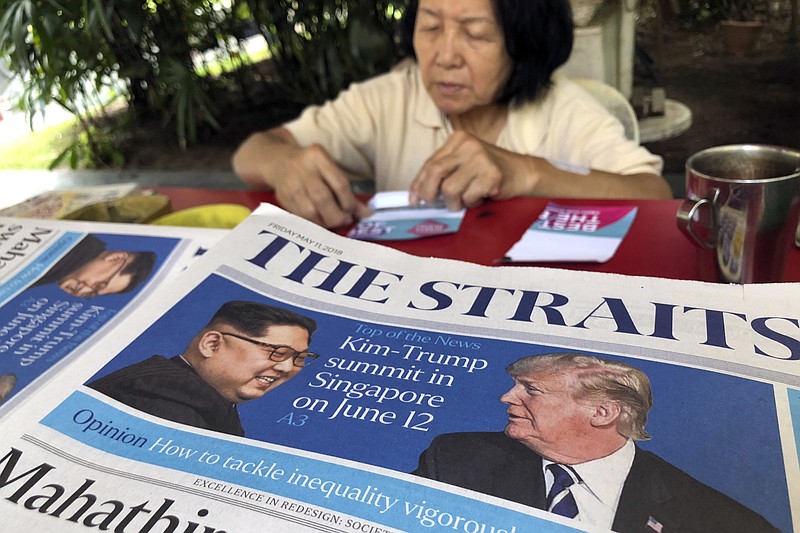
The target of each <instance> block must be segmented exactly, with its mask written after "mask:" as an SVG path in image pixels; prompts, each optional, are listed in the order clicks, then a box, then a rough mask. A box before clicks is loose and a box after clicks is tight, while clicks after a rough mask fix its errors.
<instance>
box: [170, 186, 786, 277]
mask: <svg viewBox="0 0 800 533" xmlns="http://www.w3.org/2000/svg"><path fill="white" fill-rule="evenodd" d="M155 190H156V191H158V192H160V193H163V194H166V195H167V196H169V197H170V199H171V201H172V208H173V210H176V211H177V210H179V209H185V208H187V207H194V206H197V205H206V204H215V203H235V204H241V205H244V206H247V207H248V208H250V209H255V208H256V207H257V206H258V205H259V204H260V203H261V202H268V203H275V196H274V195H273V194H272V193H268V192H258V191H238V190H236V191H235V190H213V189H189V188H173V187H156V188H155ZM557 201H558V203H561V204H576V205H637V206H638V207H639V211H638V213H637V215H636V219H635V220H634V222H633V225H632V226H631V229H630V231H629V233H628V235H627V236H626V237H625V239H624V240H623V241H622V244H621V245H620V247H619V250H617V253H616V254H614V257H612V258H611V259H610V260H609V261H608V262H606V263H525V264H526V265H533V266H545V267H555V268H565V269H572V270H588V271H593V272H613V273H617V274H629V275H638V276H651V277H663V278H672V279H691V280H703V281H712V277H711V276H712V274H711V273H706V272H705V270H707V269H705V268H703V267H701V264H706V261H702V262H701V259H702V258H703V257H704V254H708V253H709V252H708V251H705V250H701V249H700V248H699V247H697V246H695V245H694V244H693V243H691V242H690V241H689V240H688V239H687V238H686V237H685V236H684V235H683V234H682V233H681V232H680V231H679V230H678V228H677V226H676V224H675V213H676V211H677V210H678V205H680V202H681V201H680V200H635V201H634V200H557ZM547 202H548V200H547V199H544V198H517V199H514V200H506V201H502V202H490V203H487V204H485V205H483V206H481V207H478V208H475V209H470V210H468V211H467V215H466V216H465V217H464V221H463V223H462V225H461V229H460V231H459V232H458V233H456V234H452V235H444V236H441V237H428V238H424V239H418V240H413V241H394V242H391V243H386V245H387V246H391V247H392V248H395V249H397V250H402V251H404V252H407V253H409V254H413V255H417V256H422V257H429V256H432V257H441V258H447V259H460V260H463V261H470V262H472V263H478V264H482V265H492V264H497V263H498V261H499V260H500V259H501V258H502V257H503V254H504V253H505V252H506V251H507V250H508V249H509V248H510V247H511V245H512V244H514V243H515V242H516V241H517V240H518V239H519V237H520V236H521V235H522V234H523V232H524V231H525V230H526V229H527V228H528V227H529V226H530V225H531V224H532V223H533V222H534V221H535V220H536V218H537V217H538V216H539V213H541V211H542V210H543V209H544V207H545V205H546V204H547ZM341 233H344V232H341ZM382 244H384V243H382ZM701 271H702V272H703V273H701ZM784 281H800V249H798V248H797V247H792V250H791V252H790V255H789V258H788V263H787V268H786V272H785V275H784Z"/></svg>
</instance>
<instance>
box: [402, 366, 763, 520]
mask: <svg viewBox="0 0 800 533" xmlns="http://www.w3.org/2000/svg"><path fill="white" fill-rule="evenodd" d="M506 371H507V372H508V374H509V375H510V376H511V378H512V379H513V385H512V387H511V388H510V389H509V390H508V391H507V392H506V393H505V394H503V395H502V396H501V397H500V401H501V402H502V403H504V404H505V405H506V413H507V415H508V421H507V424H506V427H505V430H504V431H503V432H498V433H492V432H483V433H450V434H444V435H440V436H438V437H436V438H435V439H434V440H433V442H432V443H431V445H430V446H429V448H428V449H426V450H425V451H424V452H423V453H422V455H421V456H420V459H419V466H418V467H417V469H416V470H415V471H414V472H413V473H414V474H416V475H419V476H423V477H426V478H430V479H435V480H439V481H443V482H445V483H449V484H452V485H457V486H460V487H464V488H468V489H472V490H475V491H478V492H481V493H484V494H489V495H492V496H498V497H500V498H504V499H507V500H511V501H514V502H517V503H521V504H524V505H528V506H531V507H535V508H537V509H542V510H546V511H549V512H552V513H555V514H558V515H561V516H564V517H567V518H571V519H574V520H578V521H579V522H581V524H582V525H584V526H588V527H590V528H592V529H601V530H609V529H610V530H613V531H618V532H623V533H626V532H657V533H670V532H698V533H699V532H716V531H719V532H722V531H725V532H728V531H742V532H767V531H769V532H774V531H777V529H776V528H775V527H773V526H772V525H771V524H770V523H769V522H767V520H765V519H764V518H763V517H762V516H760V515H759V514H757V513H755V512H754V511H752V510H750V509H748V508H747V507H745V506H743V505H742V504H740V503H738V502H737V501H735V500H733V499H732V498H730V497H728V496H727V495H725V494H723V493H722V492H719V491H717V490H715V489H713V488H711V487H709V486H708V485H706V484H704V483H701V482H700V481H698V480H696V479H694V478H693V477H691V476H690V475H689V474H687V473H685V472H683V471H682V470H680V469H678V468H677V467H675V466H673V465H671V464H670V463H668V462H667V461H665V460H664V459H662V458H660V457H658V456H657V455H655V454H653V453H650V452H648V451H645V450H643V449H641V448H640V447H639V446H637V445H636V442H637V441H642V440H646V439H649V438H650V436H649V435H648V434H647V431H646V430H645V426H646V424H647V416H648V412H649V411H650V408H651V407H652V405H653V401H652V392H651V387H650V380H649V379H648V377H647V375H645V374H644V372H642V371H641V370H639V369H637V368H635V367H633V366H631V365H628V364H626V363H622V362H618V361H612V360H607V359H602V358H600V357H596V356H592V355H583V354H575V353H558V354H546V355H538V356H530V357H524V358H522V359H519V360H518V361H516V362H514V363H512V364H510V365H509V366H508V367H507V368H506Z"/></svg>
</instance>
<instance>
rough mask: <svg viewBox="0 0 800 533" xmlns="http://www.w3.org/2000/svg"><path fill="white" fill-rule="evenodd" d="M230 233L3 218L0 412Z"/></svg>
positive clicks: (0, 229) (0, 241) (0, 245)
mask: <svg viewBox="0 0 800 533" xmlns="http://www.w3.org/2000/svg"><path fill="white" fill-rule="evenodd" d="M226 233H227V232H226V231H223V230H210V231H209V230H199V229H197V228H170V227H156V226H142V225H131V224H108V223H101V222H94V223H91V222H74V221H66V220H64V221H60V220H32V219H27V218H16V217H0V417H2V416H3V415H4V414H5V413H7V412H8V411H9V410H11V409H13V408H14V406H16V405H17V403H19V402H21V401H23V400H24V398H25V397H26V396H27V395H28V394H29V392H30V390H32V388H34V386H35V385H36V384H37V383H38V384H41V383H43V382H44V380H46V379H47V377H48V376H52V375H55V374H56V373H57V372H58V371H59V370H60V369H61V368H62V367H63V366H64V365H65V364H68V363H69V361H70V360H71V357H70V356H71V355H72V354H73V353H77V352H79V351H80V350H82V349H84V348H85V347H86V345H88V344H89V343H90V342H93V341H94V340H96V339H98V338H99V337H100V336H102V335H103V334H104V332H106V331H109V330H110V329H112V328H113V327H114V325H115V324H117V323H119V322H120V321H122V320H123V319H124V316H125V313H127V312H130V311H131V310H132V309H133V308H135V307H136V305H138V303H139V302H141V301H144V300H145V299H146V298H149V297H151V296H153V295H155V294H156V293H155V291H156V288H157V287H158V286H159V285H161V284H162V283H163V282H164V281H165V280H167V281H168V280H169V278H170V276H171V275H173V274H175V273H177V272H179V271H180V270H182V269H183V268H185V267H186V266H187V265H188V264H189V263H190V262H191V261H193V260H194V259H195V258H196V257H198V255H200V254H202V253H203V252H204V250H207V249H208V248H210V247H211V245H213V244H214V243H216V242H217V241H218V240H219V239H221V238H222V236H223V235H225V234H226Z"/></svg>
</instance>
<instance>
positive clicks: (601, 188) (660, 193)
mask: <svg viewBox="0 0 800 533" xmlns="http://www.w3.org/2000/svg"><path fill="white" fill-rule="evenodd" d="M410 193H411V195H410V199H411V202H412V203H416V202H418V201H420V200H425V201H427V202H432V201H434V200H435V199H436V198H437V196H438V195H439V194H441V195H442V196H443V198H444V200H445V203H446V204H447V207H448V208H450V209H461V208H462V207H465V206H466V207H471V206H474V205H478V204H479V203H481V202H482V201H483V200H485V199H488V198H492V199H497V200H500V199H506V198H514V197H516V196H543V197H550V198H570V197H572V198H580V197H585V198H589V197H591V198H671V196H672V193H671V190H670V188H669V185H668V184H667V182H666V181H665V180H664V178H663V177H661V176H659V175H657V174H652V173H638V174H631V175H622V174H614V173H611V172H603V171H599V170H587V172H586V173H580V172H573V171H570V170H566V169H563V168H559V167H557V166H555V165H553V164H551V163H550V162H548V161H547V160H545V159H543V158H541V157H535V156H530V155H524V154H518V153H514V152H510V151H508V150H504V149H502V148H498V147H497V146H495V145H493V144H490V143H486V142H484V141H481V140H480V139H478V138H476V137H474V136H472V135H470V134H468V133H465V132H463V131H456V132H454V133H453V135H452V136H451V137H450V139H448V141H447V143H445V145H444V146H443V147H442V148H441V149H439V150H438V151H436V152H435V153H434V154H433V155H432V156H431V157H430V158H429V159H428V160H427V161H426V162H425V164H424V165H423V166H422V169H421V170H420V171H419V173H418V174H417V176H416V177H415V178H414V181H413V182H412V183H411V187H410Z"/></svg>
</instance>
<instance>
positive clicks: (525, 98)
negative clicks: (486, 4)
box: [400, 0, 573, 104]
mask: <svg viewBox="0 0 800 533" xmlns="http://www.w3.org/2000/svg"><path fill="white" fill-rule="evenodd" d="M492 2H493V4H494V7H495V11H496V13H497V20H498V21H499V22H500V27H501V28H502V29H503V35H504V37H505V41H506V51H507V52H508V55H509V57H511V61H512V63H513V70H512V72H511V77H509V79H508V82H507V83H506V86H505V87H504V88H503V91H502V92H501V93H500V96H499V98H498V99H497V103H499V104H508V103H512V102H513V103H515V104H521V103H523V102H532V101H534V100H536V99H537V98H539V97H540V96H542V95H544V93H545V92H546V91H547V89H548V87H549V86H550V83H551V76H552V75H553V72H554V71H555V70H556V69H557V68H558V67H560V66H561V65H563V64H564V63H565V62H566V61H567V59H568V58H569V55H570V53H571V52H572V41H573V25H572V9H571V8H570V4H569V0H492ZM418 4H419V0H411V1H410V2H409V4H408V7H407V8H406V12H405V15H404V18H403V22H402V25H401V34H400V44H401V46H402V47H403V50H404V51H405V53H406V54H407V55H408V56H410V57H413V58H415V59H416V54H415V53H414V44H413V39H414V25H415V24H416V20H417V7H418Z"/></svg>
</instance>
